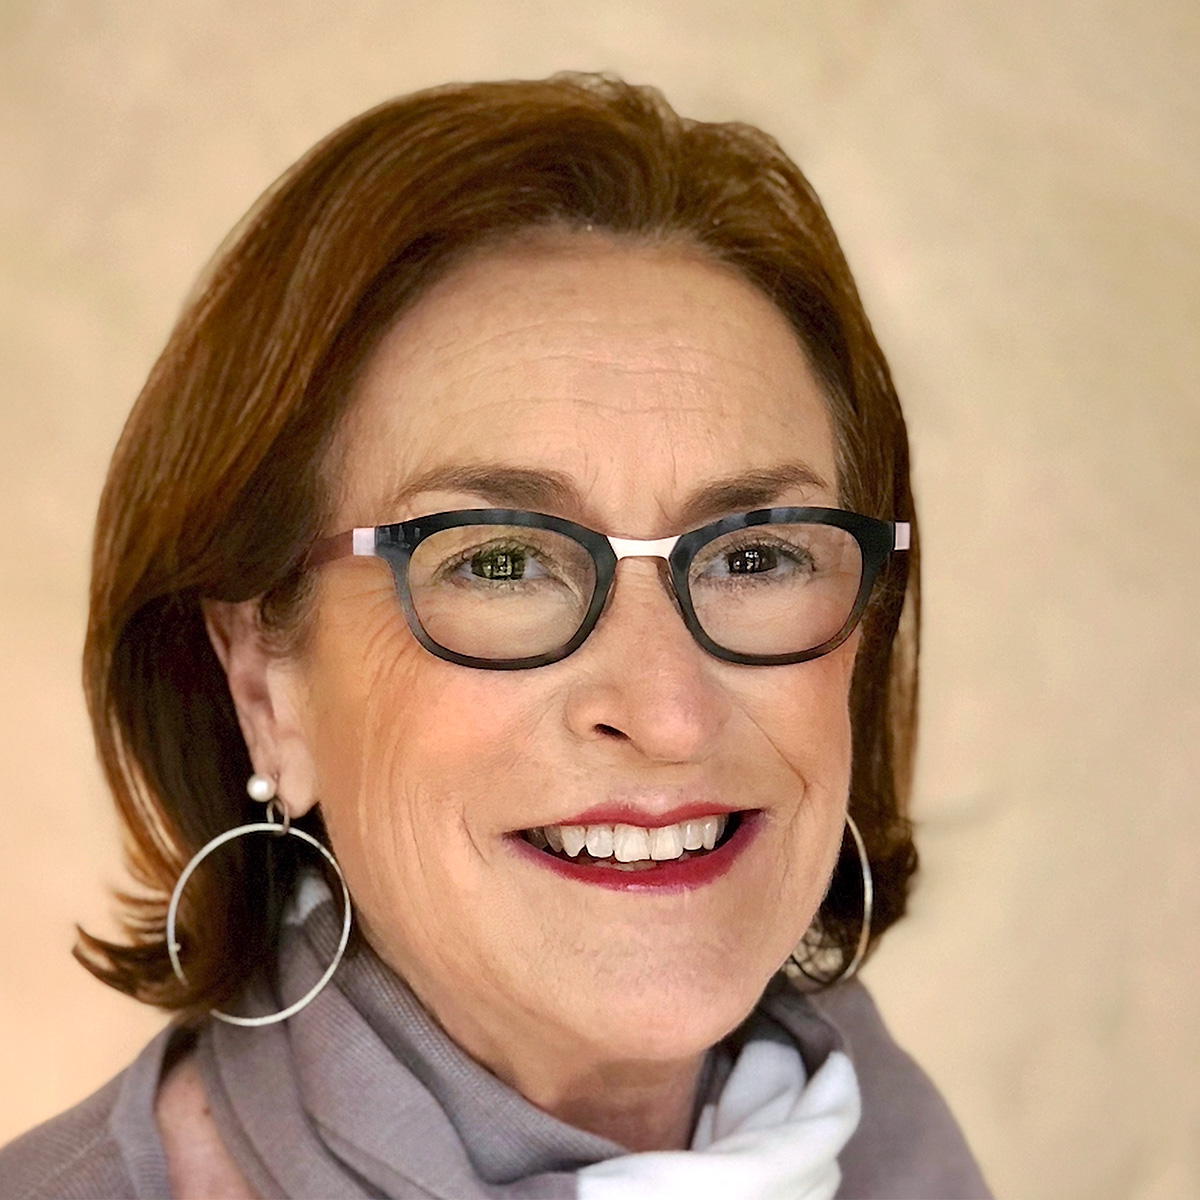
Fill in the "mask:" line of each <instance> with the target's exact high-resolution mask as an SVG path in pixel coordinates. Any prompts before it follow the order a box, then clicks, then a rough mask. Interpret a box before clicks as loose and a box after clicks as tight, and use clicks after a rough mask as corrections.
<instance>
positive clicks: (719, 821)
mask: <svg viewBox="0 0 1200 1200" xmlns="http://www.w3.org/2000/svg"><path fill="white" fill-rule="evenodd" d="M728 823H729V818H728V816H725V815H724V814H722V815H721V816H717V817H700V818H699V819H698V820H695V821H681V822H680V823H679V824H678V825H662V826H659V827H658V828H655V829H651V828H648V827H646V826H642V825H544V826H542V827H541V828H540V829H531V830H529V831H528V835H527V836H528V837H529V840H530V841H531V842H533V843H534V844H535V845H537V846H544V845H547V844H548V845H549V846H550V849H551V850H558V851H562V852H564V853H566V854H569V855H570V856H571V857H572V858H577V857H578V856H579V854H580V852H581V851H582V850H584V848H586V849H587V852H588V853H589V854H590V855H591V856H592V857H593V858H609V857H612V858H615V859H616V860H617V862H623V863H631V862H638V861H640V860H643V859H647V858H649V859H654V860H655V861H656V862H667V861H669V860H670V859H673V858H679V857H680V855H682V854H683V852H684V851H685V850H702V849H703V850H711V849H712V848H713V847H714V846H715V845H716V844H717V842H718V840H719V839H720V837H721V834H723V833H724V832H725V826H726V825H727V824H728Z"/></svg>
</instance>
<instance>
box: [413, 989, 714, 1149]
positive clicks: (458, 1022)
mask: <svg viewBox="0 0 1200 1200" xmlns="http://www.w3.org/2000/svg"><path fill="white" fill-rule="evenodd" d="M408 983H409V986H410V987H411V988H412V990H413V992H414V994H415V995H416V996H417V997H418V999H420V1001H421V1003H422V1004H423V1006H424V1007H425V1009H426V1011H427V1012H429V1014H430V1015H431V1016H432V1017H433V1019H434V1020H435V1021H437V1022H438V1024H439V1025H441V1027H442V1029H443V1030H444V1031H445V1032H446V1034H447V1035H448V1036H449V1037H450V1038H451V1039H452V1040H453V1041H454V1042H456V1043H457V1044H458V1045H459V1046H460V1047H461V1048H462V1049H463V1050H465V1051H466V1052H467V1053H468V1054H469V1055H470V1056H471V1057H472V1058H473V1059H475V1061H476V1062H478V1063H480V1064H481V1065H482V1066H484V1067H486V1068H487V1069H488V1070H489V1071H491V1073H492V1074H493V1075H495V1076H496V1077H497V1078H499V1079H502V1080H503V1081H504V1082H505V1083H507V1084H508V1085H509V1087H511V1088H512V1089H513V1090H514V1091H516V1092H519V1093H520V1094H521V1095H522V1096H524V1097H525V1099H526V1100H528V1101H529V1102H530V1103H531V1104H534V1105H536V1106H537V1107H538V1108H540V1109H541V1110H542V1111H543V1112H546V1113H549V1114H550V1115H551V1116H552V1117H556V1118H558V1120H560V1121H563V1122H565V1123H566V1124H568V1125H573V1126H575V1128H577V1129H582V1130H585V1131H586V1132H588V1133H593V1134H596V1135H597V1136H599V1137H603V1138H606V1139H608V1140H609V1141H612V1142H615V1143H616V1144H617V1145H619V1146H623V1147H625V1148H626V1149H627V1150H629V1151H631V1152H640V1151H645V1150H683V1149H687V1147H688V1146H689V1145H690V1143H691V1135H692V1123H693V1119H694V1116H695V1105H696V1094H697V1088H698V1085H699V1080H700V1072H701V1069H702V1068H703V1065H704V1058H705V1054H704V1052H703V1051H702V1052H699V1053H694V1054H685V1055H683V1056H682V1057H678V1058H659V1057H653V1058H642V1057H632V1058H630V1057H621V1056H620V1055H618V1054H613V1053H611V1052H609V1051H608V1050H607V1049H606V1048H605V1047H600V1046H596V1045H595V1044H589V1043H587V1042H585V1041H582V1040H581V1039H579V1038H578V1036H577V1035H575V1034H574V1032H573V1031H571V1030H565V1029H558V1028H553V1027H547V1026H546V1025H544V1024H540V1023H536V1022H530V1021H529V1019H528V1014H521V1013H517V1012H512V1013H506V1014H504V1015H505V1016H507V1017H509V1018H510V1019H509V1020H506V1021H504V1022H501V1023H499V1025H497V1024H496V1023H489V1024H484V1023H481V1022H480V1021H479V1019H478V1015H477V1014H478V1013H480V1012H484V1013H489V1015H491V1016H493V1017H494V1016H495V1015H496V1009H497V1008H498V1007H499V1008H500V1009H503V1006H502V1005H501V1006H498V1005H497V1004H496V1003H495V1001H493V1003H492V1004H491V1005H490V1006H489V1005H488V1004H487V1003H486V1001H485V1000H483V999H482V998H480V1002H479V1003H478V1004H468V1005H461V1004H453V1003H446V1004H442V1005H438V1004H436V1003H430V1000H429V998H428V997H426V996H423V995H421V989H420V988H419V987H418V986H414V984H413V981H412V979H411V977H410V978H409V980H408Z"/></svg>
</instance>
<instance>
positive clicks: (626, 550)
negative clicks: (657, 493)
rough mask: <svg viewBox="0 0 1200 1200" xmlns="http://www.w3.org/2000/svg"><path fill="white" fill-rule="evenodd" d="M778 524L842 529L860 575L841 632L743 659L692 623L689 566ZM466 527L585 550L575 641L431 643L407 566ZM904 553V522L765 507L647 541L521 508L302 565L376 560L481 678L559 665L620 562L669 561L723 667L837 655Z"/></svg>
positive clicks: (680, 601)
mask: <svg viewBox="0 0 1200 1200" xmlns="http://www.w3.org/2000/svg"><path fill="white" fill-rule="evenodd" d="M783 524H789V525H794V524H811V525H831V526H835V527H837V528H839V529H843V530H845V531H846V532H847V533H849V534H850V535H851V536H852V537H853V538H854V540H855V541H856V542H857V543H858V546H859V550H860V553H861V558H862V576H861V580H860V583H859V588H858V594H857V596H856V597H855V600H854V604H853V607H852V608H851V610H850V613H849V615H848V616H847V617H846V620H845V621H844V623H843V624H842V627H841V628H840V629H839V630H838V631H837V632H836V633H835V634H833V636H831V637H829V638H827V639H826V640H825V641H824V642H822V643H821V644H820V645H818V646H815V647H812V648H811V649H808V650H801V651H797V652H794V653H789V654H747V653H742V652H740V651H736V650H730V649H727V648H726V647H724V646H721V645H719V644H717V643H716V642H714V641H713V640H712V638H710V637H709V636H708V634H707V633H706V632H705V630H704V628H703V626H702V625H701V623H700V620H699V618H698V617H697V614H696V610H695V607H694V605H693V602H692V595H691V587H690V584H689V581H688V574H689V570H690V568H691V565H692V562H693V560H694V559H695V558H696V556H697V555H698V554H699V553H700V551H701V550H703V549H704V547H705V546H707V545H708V544H709V543H710V542H711V541H713V540H714V539H716V538H719V537H722V536H724V535H725V534H728V533H733V532H735V531H737V530H740V529H750V528H753V527H755V526H760V525H783ZM469 525H507V526H510V527H511V526H518V527H529V528H537V529H547V530H551V531H553V532H555V533H558V534H562V535H564V536H566V537H568V538H570V539H572V540H573V541H575V542H577V543H578V544H579V545H581V546H583V547H584V549H585V550H587V551H588V553H589V554H590V555H591V557H592V561H593V563H594V564H595V568H596V579H595V586H594V589H593V593H592V596H591V600H590V602H589V603H588V606H587V610H586V613H585V615H584V617H583V620H582V623H581V624H580V626H579V628H578V629H577V630H576V632H575V634H574V636H573V637H571V638H570V639H568V640H567V641H566V642H564V643H563V644H562V645H560V646H558V647H556V648H555V649H553V650H550V651H547V652H545V653H543V654H535V655H530V656H528V657H525V658H502V659H496V658H478V657H475V656H472V655H468V654H460V653H458V652H457V651H455V650H452V649H450V648H448V647H446V646H443V645H441V644H440V643H438V642H436V641H435V640H434V639H433V638H432V637H431V636H430V635H429V633H428V632H427V631H426V629H425V627H424V626H423V625H422V623H421V620H420V618H419V617H418V615H417V612H416V608H415V606H414V604H413V599H412V595H411V592H410V589H409V584H408V568H409V561H410V559H411V556H412V554H413V551H415V550H416V548H417V547H418V546H419V545H420V544H421V543H422V542H423V541H425V539H426V538H429V537H432V536H433V535H434V534H436V533H441V532H443V531H445V530H447V529H453V528H458V527H461V526H469ZM908 546H909V524H908V522H907V521H881V520H877V519H876V518H874V517H865V516H863V515H862V514H861V513H856V512H850V511H848V510H847V509H841V508H762V509H757V510H755V511H754V512H748V513H741V514H739V515H737V516H730V517H724V518H722V519H721V520H719V521H714V522H712V523H711V524H708V525H703V526H701V527H700V528H699V529H693V530H690V531H689V532H687V533H683V534H679V535H677V536H675V537H669V538H660V539H657V540H654V541H636V540H632V539H628V538H610V537H608V536H607V535H605V534H603V533H597V532H596V530H594V529H588V528H587V526H585V525H579V524H576V523H575V522H574V521H568V520H566V519H564V518H562V517H553V516H550V515H549V514H547V513H536V512H525V511H523V510H519V509H498V508H471V509H456V510H454V511H453V512H441V513H433V514H431V515H430V516H426V517H417V518H416V519H414V520H411V521H400V522H397V523H396V524H392V525H376V526H365V527H362V528H358V529H351V530H347V531H346V532H345V533H340V534H336V535H334V536H332V537H327V538H322V539H321V540H320V541H319V542H317V543H316V545H315V546H314V547H313V549H312V551H311V552H310V554H309V556H308V560H307V562H308V565H309V566H314V567H315V566H320V565H323V564H324V563H328V562H333V561H335V560H337V559H340V558H344V557H348V556H350V555H359V556H367V557H377V558H382V559H383V560H384V561H385V562H386V563H387V564H388V566H389V567H390V568H391V571H392V576H393V578H394V580H395V585H396V593H397V595H398V596H399V599H400V604H401V606H402V607H403V610H404V616H405V619H406V620H407V622H408V626H409V629H411V630H412V633H413V636H414V637H415V638H416V639H417V641H419V642H420V643H421V645H422V646H424V647H425V649H426V650H428V651H429V652H430V653H431V654H435V655H436V656H437V657H438V658H441V659H445V660H446V661H447V662H452V663H457V664H458V665H459V666H463V667H476V668H479V669H481V670H487V671H517V670H527V669H529V668H531V667H543V666H548V665H549V664H550V663H554V662H559V661H561V660H562V659H564V658H566V657H567V655H569V654H572V653H573V652H574V651H576V650H578V649H579V647H580V646H582V645H583V643H584V641H585V640H586V639H587V637H588V635H589V634H590V633H591V632H592V630H593V629H595V627H596V623H597V621H599V619H600V615H601V613H602V612H603V611H604V606H605V604H606V603H607V601H608V597H609V594H610V593H611V591H612V586H613V580H614V579H615V577H616V569H617V563H618V562H619V561H620V560H621V559H622V558H640V557H653V558H662V559H665V560H666V562H667V568H668V576H669V578H670V581H671V589H672V591H673V593H674V599H675V601H676V603H677V605H678V607H679V611H680V613H681V615H682V616H683V620H684V624H685V625H686V626H687V628H688V631H689V632H690V633H691V635H692V637H693V638H695V640H696V641H697V642H698V643H699V645H700V646H701V647H703V648H704V649H705V650H706V651H707V652H708V653H709V654H711V655H713V656H714V657H715V658H719V659H722V660H723V661H725V662H731V663H739V664H741V665H745V666H781V665H785V664H788V663H799V662H807V661H809V660H810V659H814V658H820V657H821V655H823V654H828V653H829V652H830V651H831V650H835V649H837V647H838V646H840V645H841V644H842V643H843V642H844V641H845V640H846V638H848V637H849V636H850V634H851V633H852V632H853V631H854V628H855V626H856V625H857V624H858V622H859V621H860V620H861V619H862V615H863V612H864V610H865V609H866V607H867V601H868V599H869V598H870V595H871V590H872V588H873V587H874V586H875V580H876V579H877V578H878V576H879V572H880V571H881V570H882V568H883V566H884V564H885V563H886V562H887V560H888V557H889V556H890V555H891V553H892V552H893V551H899V550H907V549H908Z"/></svg>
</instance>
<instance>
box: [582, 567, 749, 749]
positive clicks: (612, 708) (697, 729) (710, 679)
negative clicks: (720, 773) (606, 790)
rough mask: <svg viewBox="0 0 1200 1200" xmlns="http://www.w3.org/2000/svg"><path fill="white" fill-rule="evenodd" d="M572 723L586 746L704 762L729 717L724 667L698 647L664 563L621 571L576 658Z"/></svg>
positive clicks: (618, 568)
mask: <svg viewBox="0 0 1200 1200" xmlns="http://www.w3.org/2000/svg"><path fill="white" fill-rule="evenodd" d="M568 661H569V662H572V663H574V667H575V670H576V671H577V672H578V678H577V679H576V681H575V682H574V684H573V685H572V688H571V691H570V693H569V696H568V701H567V714H566V715H567V723H568V725H569V727H570V728H571V730H572V732H573V733H574V734H575V735H576V736H577V737H579V738H581V739H583V740H585V741H591V742H595V741H609V742H613V743H620V744H623V745H625V746H627V747H628V748H630V749H631V750H633V751H636V752H638V753H639V754H640V755H641V756H642V757H644V758H645V759H647V760H650V761H653V762H660V763H682V762H694V761H696V760H698V759H699V758H701V757H703V755H704V754H705V753H706V751H707V750H708V749H709V748H710V747H711V745H712V743H713V739H714V738H715V736H716V735H717V733H718V732H719V731H720V729H721V727H722V726H723V725H724V724H725V722H726V720H727V719H728V717H729V711H730V700H729V697H728V695H727V694H726V692H725V689H724V688H723V687H722V686H721V683H720V680H719V679H718V677H717V676H718V675H719V673H720V669H721V667H722V665H723V664H720V663H718V662H717V660H716V659H714V658H712V657H711V656H710V655H708V654H706V653H705V652H704V650H702V649H701V648H700V646H699V645H697V644H696V642H695V640H694V639H693V638H692V635H691V634H690V633H689V632H688V630H687V627H686V626H685V625H684V623H683V619H682V617H681V616H680V613H679V609H678V607H677V606H676V604H675V602H674V598H673V596H672V595H671V593H670V584H669V583H668V580H667V576H666V563H665V561H663V560H662V559H661V558H657V559H652V558H631V559H628V560H623V561H622V562H621V563H619V564H618V566H617V574H616V578H615V579H614V581H613V585H612V591H611V593H610V594H609V598H608V604H607V607H606V608H605V610H604V613H603V615H602V616H601V618H600V620H599V622H598V623H597V625H596V628H595V629H594V630H593V631H592V633H591V636H590V637H589V638H588V640H587V641H586V642H585V643H584V644H583V646H581V647H580V649H579V650H577V651H576V652H575V654H574V655H572V656H571V659H570V660H568Z"/></svg>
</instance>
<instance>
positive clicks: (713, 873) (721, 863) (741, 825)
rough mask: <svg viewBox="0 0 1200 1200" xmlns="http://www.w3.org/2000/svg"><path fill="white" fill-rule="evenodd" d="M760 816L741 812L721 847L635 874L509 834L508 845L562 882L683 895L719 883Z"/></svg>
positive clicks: (752, 834)
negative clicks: (548, 850) (571, 857)
mask: <svg viewBox="0 0 1200 1200" xmlns="http://www.w3.org/2000/svg"><path fill="white" fill-rule="evenodd" d="M761 817H762V813H761V812H743V813H742V814H741V820H740V821H739V822H738V827H737V829H735V830H734V832H733V835H732V836H731V837H730V838H729V840H728V841H727V842H725V843H724V844H723V845H721V846H718V847H717V849H715V850H710V851H709V852H708V853H707V854H702V855H700V856H699V857H698V858H689V859H686V860H685V861H683V862H680V861H678V860H671V861H669V862H663V863H659V864H658V865H657V866H654V867H645V868H642V869H640V870H637V871H622V870H621V869H620V868H619V867H595V866H585V865H583V864H581V863H577V862H569V861H567V860H566V859H562V858H557V857H556V856H555V855H553V854H547V853H545V851H542V850H539V849H538V848H537V847H536V846H533V845H531V844H530V843H529V842H527V841H526V840H525V839H524V838H523V837H522V836H521V835H520V834H519V833H517V834H511V835H510V841H511V842H512V844H513V847H514V849H515V850H516V852H517V853H518V854H521V855H523V856H525V857H526V858H528V859H529V860H530V861H531V862H533V863H536V864H537V865H538V866H541V867H545V868H547V869H548V870H550V871H553V872H554V873H555V874H556V875H561V876H563V878H565V879H574V880H576V881H578V882H579V883H590V884H594V885H595V886H596V887H604V888H611V889H612V890H613V891H616V892H643V893H646V892H651V893H655V894H659V893H662V892H685V891H691V890H692V889H693V888H699V887H704V886H705V884H709V883H712V882H713V880H715V879H719V878H720V877H721V876H722V875H724V874H725V872H726V871H728V870H729V868H730V867H732V866H733V864H734V862H735V861H736V859H737V858H738V856H739V855H740V854H741V853H742V851H743V850H744V849H745V848H746V847H747V846H748V845H749V844H750V843H751V841H753V840H754V837H755V835H756V834H757V833H758V829H759V825H760V824H761V820H760V818H761Z"/></svg>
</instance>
